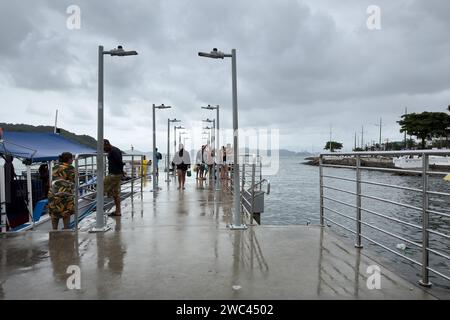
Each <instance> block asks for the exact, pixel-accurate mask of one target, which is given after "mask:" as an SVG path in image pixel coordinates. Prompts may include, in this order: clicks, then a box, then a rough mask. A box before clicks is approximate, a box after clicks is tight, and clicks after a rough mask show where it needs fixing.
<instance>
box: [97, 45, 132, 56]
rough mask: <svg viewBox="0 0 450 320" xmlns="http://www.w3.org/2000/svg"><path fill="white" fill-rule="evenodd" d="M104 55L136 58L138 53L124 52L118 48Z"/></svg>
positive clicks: (120, 47) (121, 48)
mask: <svg viewBox="0 0 450 320" xmlns="http://www.w3.org/2000/svg"><path fill="white" fill-rule="evenodd" d="M105 54H109V55H111V56H118V57H125V56H136V55H137V54H138V53H137V52H136V51H134V50H130V51H125V50H123V47H122V46H118V47H117V49H112V50H110V51H106V52H105Z"/></svg>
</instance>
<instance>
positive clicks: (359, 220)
mask: <svg viewBox="0 0 450 320" xmlns="http://www.w3.org/2000/svg"><path fill="white" fill-rule="evenodd" d="M412 155H418V156H420V157H421V159H422V165H421V168H420V169H413V170H409V169H406V170H405V169H401V168H395V167H394V168H382V167H381V168H380V167H370V166H367V167H365V166H363V165H362V163H361V162H362V160H363V159H364V160H365V159H367V158H369V157H374V156H391V157H392V156H412ZM430 156H450V150H445V151H443V150H415V151H376V152H372V151H370V152H343V153H322V154H320V155H319V178H320V223H321V225H322V226H325V221H328V222H331V223H332V224H334V225H337V226H339V227H341V228H343V229H345V230H347V231H350V232H351V233H354V234H355V236H356V245H355V246H356V247H357V248H362V242H361V241H362V239H364V240H367V241H369V242H370V243H373V244H375V245H378V246H380V247H382V248H383V249H385V250H387V251H389V252H391V253H394V254H395V255H397V256H400V257H402V258H404V259H406V260H408V261H409V262H412V263H413V264H416V265H418V266H420V267H421V279H420V281H419V283H420V284H421V285H422V286H426V287H429V286H431V282H430V279H429V273H430V272H432V273H433V274H435V275H437V276H440V277H441V278H443V279H445V280H450V275H445V274H444V273H442V272H439V271H438V270H436V269H435V268H432V267H430V254H433V255H436V256H438V257H440V258H442V259H445V260H447V261H450V255H448V254H446V253H444V252H441V251H440V250H437V249H436V248H431V247H430V240H429V236H430V234H432V235H434V236H438V237H440V239H444V240H450V235H449V234H446V233H444V232H442V231H438V230H435V228H436V227H435V226H434V225H433V227H432V228H430V224H429V219H430V218H429V215H430V214H433V215H441V216H443V217H450V214H449V213H444V212H440V211H438V210H436V208H434V207H432V209H434V210H431V209H430V203H431V201H432V200H430V196H434V197H448V196H450V193H448V192H444V191H441V190H433V191H432V190H430V188H429V183H430V182H429V177H430V176H439V175H446V174H448V172H441V171H439V172H438V171H431V170H430V164H429V162H430V161H429V160H430ZM336 157H346V158H347V159H348V158H349V157H350V158H351V159H355V160H356V161H355V163H354V165H348V162H347V161H346V162H345V164H342V165H340V164H336V162H334V163H333V164H326V163H325V161H327V160H333V158H336ZM324 168H329V169H327V170H334V168H339V169H351V170H355V172H356V175H355V178H352V177H340V176H336V175H332V174H329V173H328V172H327V173H325V172H324V171H325V170H324ZM363 170H369V171H370V170H373V171H385V172H393V173H412V174H420V179H421V181H422V184H421V187H408V186H400V185H395V184H390V183H386V182H385V181H382V182H376V181H370V179H369V178H365V179H364V180H363V179H362V174H361V172H362V171H363ZM324 178H329V179H330V178H331V180H325V179H324ZM333 181H349V182H353V183H354V184H355V187H356V192H353V191H350V190H344V189H341V188H338V187H333V186H330V185H327V184H326V183H331V182H333ZM362 184H366V185H373V186H377V187H382V188H389V189H396V190H404V191H411V192H413V193H414V194H415V195H417V196H419V197H421V205H417V204H414V205H412V204H407V203H402V202H400V201H394V200H391V199H386V198H385V197H383V196H378V195H377V196H374V195H371V194H370V192H369V191H365V192H364V193H363V192H362V188H361V186H362ZM347 189H348V188H347ZM325 190H333V191H337V193H336V194H337V196H335V197H330V196H328V195H327V194H325ZM342 193H346V194H347V195H350V196H354V197H355V205H353V204H350V203H348V199H347V202H344V201H341V200H339V199H337V198H336V197H339V196H340V195H341V194H342ZM363 199H370V200H374V201H381V202H383V203H386V204H388V205H395V206H401V207H403V208H407V209H410V210H411V212H412V214H414V212H417V213H418V214H417V219H416V221H421V223H420V225H416V224H414V223H411V222H413V221H410V222H408V221H405V219H401V218H399V217H392V216H390V215H387V214H386V213H384V214H382V213H379V212H376V211H374V210H370V209H368V208H363V206H362V200H363ZM433 199H434V198H433ZM325 200H327V203H328V202H329V201H331V202H335V203H338V204H340V205H345V206H347V207H350V208H354V209H353V210H355V209H356V217H351V216H349V215H348V214H344V213H342V212H339V211H337V210H336V209H332V208H330V207H329V206H326V204H325ZM404 202H405V201H404ZM326 211H327V212H331V213H333V214H336V215H338V216H340V217H344V218H347V219H351V220H354V221H355V222H356V231H354V230H352V229H350V228H348V227H347V226H346V225H345V224H342V223H340V221H339V220H337V221H335V220H333V219H330V218H329V217H327V216H326V215H325V212H326ZM444 211H445V210H444ZM362 212H365V213H367V214H371V215H374V216H377V217H380V218H384V219H387V220H389V221H391V222H394V223H398V224H401V225H404V226H408V227H411V228H414V229H415V230H416V231H415V232H419V233H420V235H421V241H420V242H416V241H413V240H410V239H407V238H406V237H405V236H403V235H402V234H398V233H396V232H393V231H390V230H385V229H384V228H380V227H378V226H376V225H374V223H373V222H371V223H369V222H366V221H363V216H362ZM381 212H383V211H381ZM364 216H365V215H364ZM362 226H365V227H368V228H370V229H371V230H372V231H373V232H379V233H381V234H383V235H385V236H386V235H387V236H390V237H393V238H395V239H398V240H402V241H404V242H406V243H408V244H410V245H413V246H415V247H418V248H419V249H420V251H421V261H416V260H414V259H413V258H410V257H407V256H405V255H403V254H399V253H398V252H396V251H395V250H393V249H391V248H389V247H388V246H386V245H385V244H382V243H380V242H378V241H376V240H374V239H376V238H372V236H371V237H368V236H367V235H365V234H364V232H363V230H362ZM448 247H450V242H449V244H448Z"/></svg>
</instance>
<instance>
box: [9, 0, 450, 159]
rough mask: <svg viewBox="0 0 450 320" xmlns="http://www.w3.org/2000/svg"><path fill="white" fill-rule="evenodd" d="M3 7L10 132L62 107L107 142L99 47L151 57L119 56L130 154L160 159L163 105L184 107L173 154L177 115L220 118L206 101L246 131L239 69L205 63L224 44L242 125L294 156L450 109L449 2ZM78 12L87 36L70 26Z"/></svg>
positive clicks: (123, 136) (111, 121) (116, 104)
mask: <svg viewBox="0 0 450 320" xmlns="http://www.w3.org/2000/svg"><path fill="white" fill-rule="evenodd" d="M0 3H1V8H0V39H1V46H0V61H1V63H0V101H1V109H0V122H10V123H27V124H33V125H41V124H42V125H52V124H53V121H54V114H55V110H56V109H59V120H58V124H59V126H60V127H63V128H65V129H67V130H70V131H72V132H75V133H77V134H89V135H92V136H94V137H96V123H97V113H96V111H97V68H98V64H97V59H98V55H97V52H98V51H97V50H98V45H99V44H102V45H104V46H105V49H111V48H113V47H116V46H117V45H118V44H121V45H123V46H124V47H125V49H135V50H137V51H138V52H139V55H138V56H135V57H126V58H118V57H109V56H106V57H105V137H107V138H109V139H110V140H111V142H112V143H113V144H115V145H117V146H119V147H121V148H122V149H129V148H130V145H131V144H133V145H134V147H135V148H136V149H139V150H142V151H148V150H150V149H151V146H152V144H151V132H152V131H151V130H152V129H151V123H152V121H151V120H152V118H151V105H152V103H155V104H161V103H164V104H166V105H171V106H173V109H171V110H161V111H158V112H157V127H158V141H161V145H160V150H165V143H163V141H165V139H166V131H165V130H166V127H167V118H168V117H176V118H178V119H182V120H183V125H184V126H185V127H187V128H191V127H194V126H196V125H198V123H199V121H200V120H201V119H204V118H206V117H210V118H212V117H214V113H212V112H208V111H206V110H201V109H200V107H201V106H203V105H206V104H219V105H220V106H221V127H222V128H226V129H230V128H231V127H232V122H231V120H232V114H231V73H230V72H231V61H230V59H225V60H223V61H222V60H213V59H205V58H199V57H198V56H197V52H198V51H210V50H211V49H212V48H213V47H217V48H219V49H220V50H222V51H224V52H230V51H231V49H232V48H236V50H237V63H238V104H239V121H240V126H241V127H246V128H250V127H252V128H273V129H279V130H280V145H281V147H282V148H288V149H291V150H298V151H300V150H308V151H311V150H315V151H317V150H319V149H321V148H323V146H324V144H325V141H327V139H329V134H330V133H329V132H330V125H331V126H332V132H333V140H337V141H341V142H343V143H344V147H345V148H346V149H349V148H351V147H353V143H354V134H355V131H358V132H359V133H358V135H359V136H360V134H361V127H362V126H364V136H365V140H366V141H372V140H376V141H378V130H379V129H378V127H377V126H375V124H376V123H378V122H379V117H382V118H383V122H384V126H383V139H385V138H389V139H390V140H401V139H402V135H401V134H400V133H399V127H398V124H397V123H396V121H397V120H399V117H400V115H402V114H403V113H404V110H405V107H408V111H409V112H421V111H424V110H430V111H442V112H444V111H445V109H446V106H447V105H449V104H450V54H449V52H450V41H449V38H448V35H449V30H450V19H449V14H450V1H447V0H428V1H423V0H395V1H392V0H383V1H381V0H370V1H365V0H353V1H351V0H349V1H345V2H344V1H333V0H321V1H317V0H314V1H313V0H310V1H295V0H281V1H273V0H271V1H266V0H247V1H223V0H221V1H218V0H196V1H193V0H190V1H188V0H163V1H156V0H142V1H136V0H135V1H119V0H109V1H106V0H102V1H99V0H84V1H76V0H71V1H63V0H53V1H50V0H48V1H44V0H34V1H24V0H18V1H9V0H0ZM70 5H77V6H79V8H80V9H81V28H80V29H75V30H70V29H68V28H67V19H68V18H70V14H67V12H66V11H67V8H68V7H69V6H70ZM370 5H377V6H379V7H380V9H381V20H380V21H381V29H380V30H370V29H369V28H368V27H367V24H366V22H367V19H368V17H369V14H367V12H366V10H367V8H368V6H370ZM359 139H360V138H359ZM230 142H231V141H230ZM163 144H164V146H163ZM158 145H159V143H158Z"/></svg>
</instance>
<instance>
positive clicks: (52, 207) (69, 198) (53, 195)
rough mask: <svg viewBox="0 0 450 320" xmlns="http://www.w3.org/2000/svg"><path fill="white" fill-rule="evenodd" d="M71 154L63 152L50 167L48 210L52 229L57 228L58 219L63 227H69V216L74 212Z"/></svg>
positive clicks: (73, 176)
mask: <svg viewBox="0 0 450 320" xmlns="http://www.w3.org/2000/svg"><path fill="white" fill-rule="evenodd" d="M72 162H73V155H72V154H71V153H70V152H63V153H62V154H61V155H60V156H59V162H58V163H57V164H56V165H55V166H54V167H53V168H52V186H51V188H50V190H49V192H48V212H49V215H50V217H51V220H52V227H53V230H57V229H58V224H59V219H62V220H63V225H64V227H63V228H64V229H69V223H70V216H71V215H72V214H74V208H75V206H74V203H75V202H74V187H75V168H74V166H73V165H72Z"/></svg>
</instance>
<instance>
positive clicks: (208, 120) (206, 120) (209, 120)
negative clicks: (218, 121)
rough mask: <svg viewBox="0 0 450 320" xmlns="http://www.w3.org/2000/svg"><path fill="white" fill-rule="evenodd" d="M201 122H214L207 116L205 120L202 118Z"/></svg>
mask: <svg viewBox="0 0 450 320" xmlns="http://www.w3.org/2000/svg"><path fill="white" fill-rule="evenodd" d="M202 121H203V122H214V120H211V119H209V118H207V119H205V120H202Z"/></svg>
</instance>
